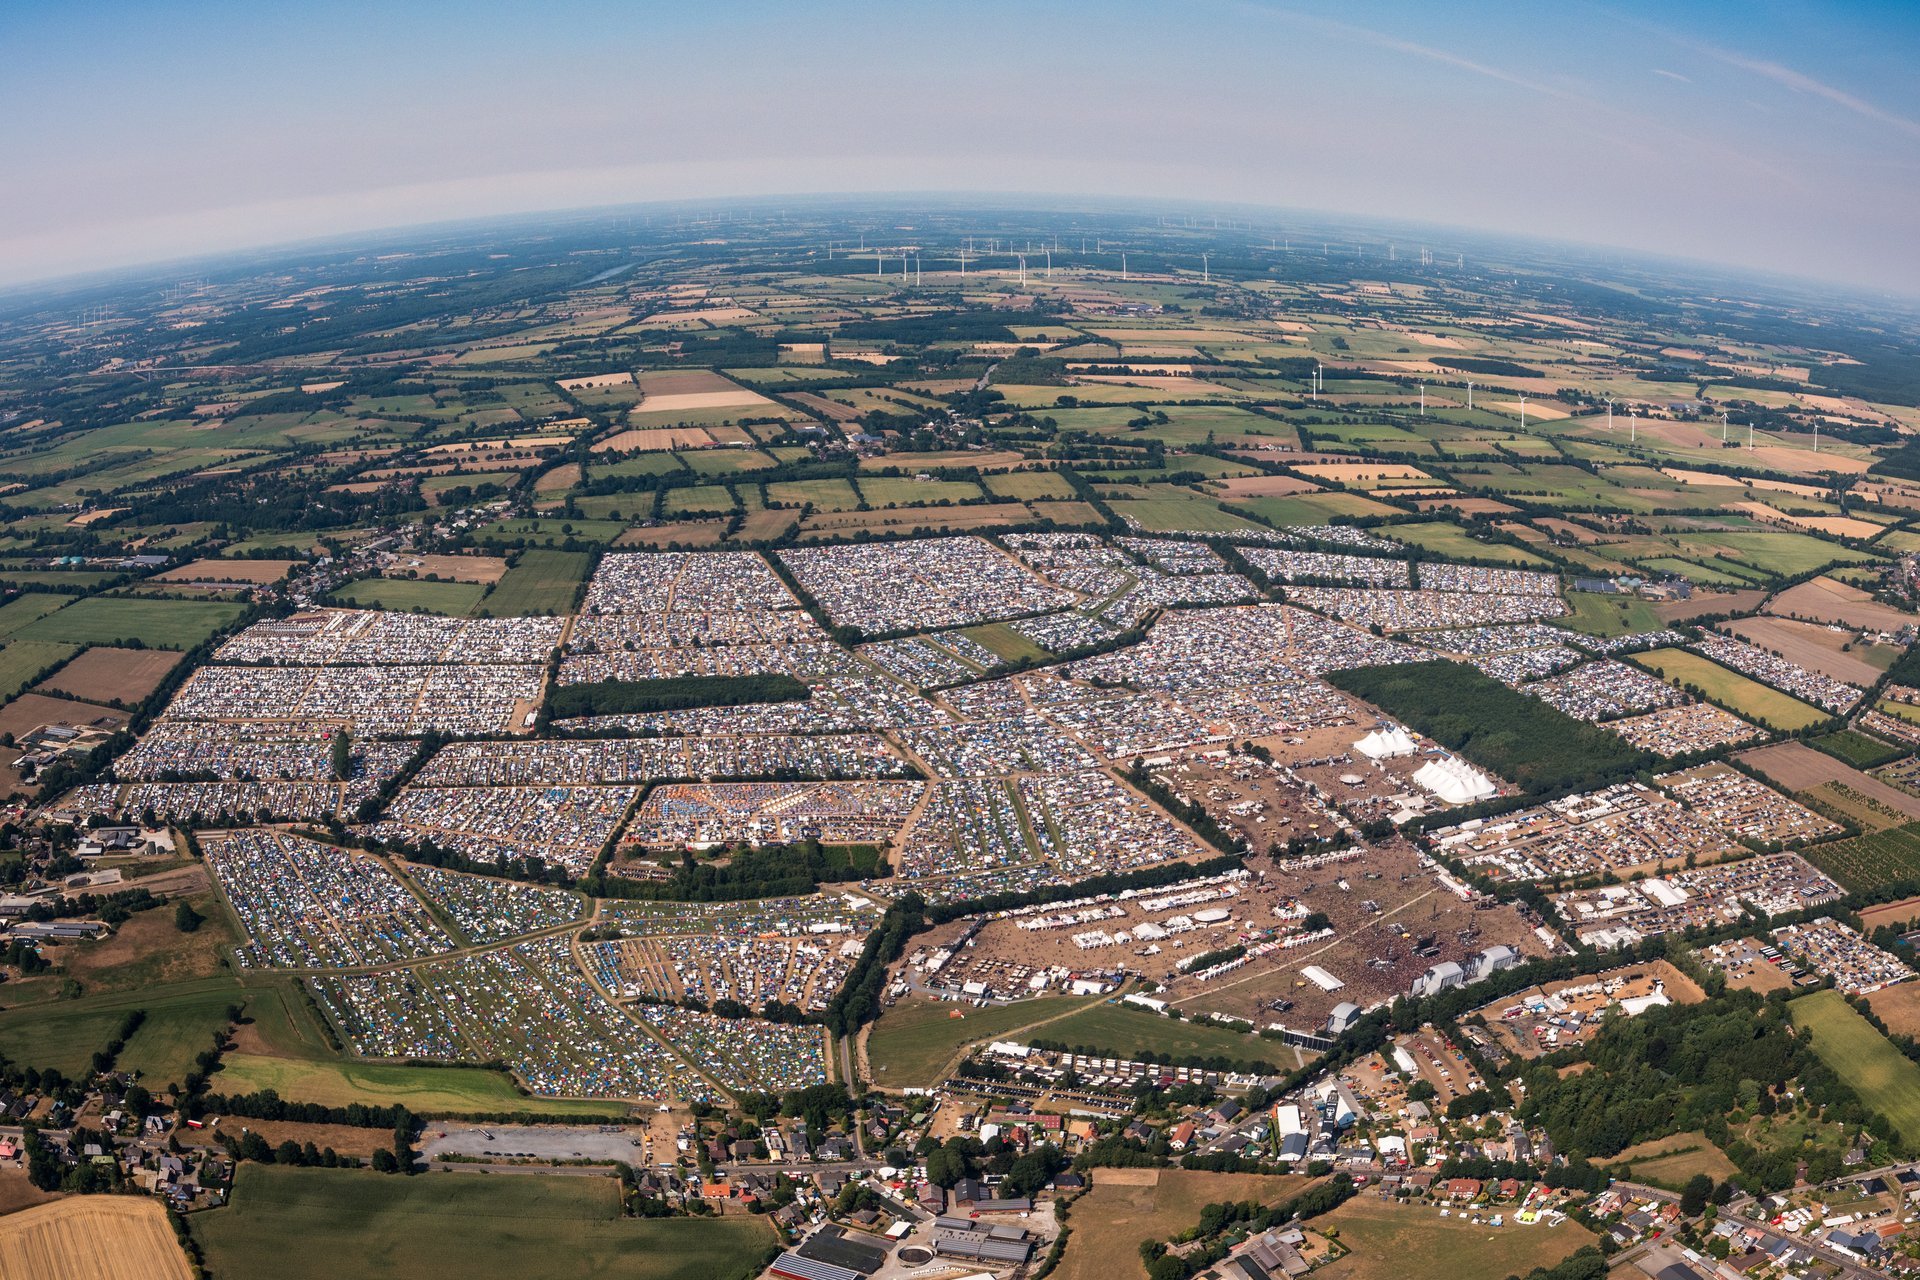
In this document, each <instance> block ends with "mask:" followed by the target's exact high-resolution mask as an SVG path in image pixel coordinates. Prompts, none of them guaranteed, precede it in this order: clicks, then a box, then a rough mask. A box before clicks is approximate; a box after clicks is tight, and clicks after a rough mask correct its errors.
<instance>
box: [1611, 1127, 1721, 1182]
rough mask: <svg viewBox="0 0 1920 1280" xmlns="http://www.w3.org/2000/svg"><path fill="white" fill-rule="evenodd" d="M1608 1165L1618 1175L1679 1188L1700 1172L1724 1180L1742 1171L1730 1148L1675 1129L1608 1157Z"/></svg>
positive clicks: (1702, 1134)
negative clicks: (1675, 1131)
mask: <svg viewBox="0 0 1920 1280" xmlns="http://www.w3.org/2000/svg"><path fill="white" fill-rule="evenodd" d="M1606 1166H1607V1170H1608V1172H1609V1173H1611V1174H1613V1176H1615V1177H1618V1178H1632V1179H1634V1180H1636V1181H1639V1182H1648V1183H1652V1184H1653V1185H1654V1186H1659V1187H1673V1188H1676V1189H1678V1188H1681V1187H1684V1186H1686V1184H1687V1180H1688V1179H1689V1178H1691V1177H1693V1175H1695V1174H1696V1173H1704V1174H1706V1175H1707V1176H1709V1177H1711V1178H1712V1179H1713V1180H1714V1181H1716V1182H1723V1181H1725V1180H1726V1179H1728V1178H1731V1177H1733V1176H1734V1174H1736V1173H1738V1172H1739V1170H1738V1169H1737V1168H1735V1167H1734V1163H1733V1161H1731V1160H1729V1159H1727V1154H1726V1152H1724V1151H1722V1150H1720V1148H1718V1147H1716V1146H1714V1145H1713V1143H1712V1142H1711V1141H1709V1140H1708V1139H1707V1135H1706V1134H1704V1133H1673V1134H1668V1135H1667V1136H1666V1137H1664V1138H1655V1139H1653V1140H1652V1141H1650V1142H1641V1143H1637V1144H1635V1145H1634V1146H1631V1147H1628V1148H1627V1149H1626V1150H1625V1151H1622V1152H1621V1153H1620V1154H1619V1155H1617V1156H1615V1157H1614V1158H1613V1159H1611V1160H1609V1161H1607V1162H1606Z"/></svg>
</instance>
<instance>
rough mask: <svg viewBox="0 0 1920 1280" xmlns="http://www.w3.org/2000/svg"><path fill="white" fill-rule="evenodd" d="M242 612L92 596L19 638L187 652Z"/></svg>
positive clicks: (234, 607) (217, 605)
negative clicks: (135, 642) (132, 642)
mask: <svg viewBox="0 0 1920 1280" xmlns="http://www.w3.org/2000/svg"><path fill="white" fill-rule="evenodd" d="M245 611H246V609H245V606H243V605H238V604H225V603H221V602H218V601H209V600H130V599H126V598H122V597H115V596H92V597H89V598H88V599H85V600H76V601H74V602H73V603H72V604H70V605H68V606H67V607H66V608H64V609H62V610H60V611H59V612H58V613H51V614H48V615H47V616H46V617H44V618H42V619H40V620H39V621H38V622H32V623H29V624H27V625H26V626H24V627H22V628H20V630H19V631H18V632H17V633H16V634H17V635H18V636H19V638H20V639H22V640H50V641H53V642H55V643H57V644H113V643H115V642H116V641H120V640H139V641H140V642H141V643H142V644H144V645H146V646H147V647H148V648H150V649H191V648H193V646H195V645H196V644H199V643H200V642H201V641H202V640H205V639H206V638H207V637H208V636H210V635H212V634H213V633H214V632H216V631H218V630H219V629H220V628H222V627H224V626H226V625H227V624H228V623H229V622H232V621H233V620H234V619H235V618H237V617H239V616H240V615H241V614H242V613H244V612H245Z"/></svg>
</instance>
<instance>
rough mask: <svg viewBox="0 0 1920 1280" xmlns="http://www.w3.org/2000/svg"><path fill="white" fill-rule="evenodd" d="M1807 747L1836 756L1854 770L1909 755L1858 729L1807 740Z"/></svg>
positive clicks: (1903, 750) (1843, 730) (1904, 750)
mask: <svg viewBox="0 0 1920 1280" xmlns="http://www.w3.org/2000/svg"><path fill="white" fill-rule="evenodd" d="M1807 745H1808V746H1810V747H1814V748H1816V749H1818V750H1821V751H1824V752H1826V753H1827V754H1828V755H1830V756H1837V757H1838V758H1840V759H1842V760H1844V761H1846V762H1847V763H1848V764H1850V765H1852V766H1853V767H1854V768H1856V769H1872V768H1875V767H1876V766H1878V765H1883V764H1888V763H1891V762H1892V761H1895V760H1898V759H1900V758H1901V757H1902V756H1905V755H1908V754H1909V752H1908V751H1907V750H1906V749H1904V748H1902V747H1896V746H1894V745H1893V744H1892V743H1889V742H1882V741H1880V739H1878V738H1876V737H1873V736H1872V735H1870V734H1866V733H1862V732H1861V731H1860V730H1858V729H1842V730H1840V731H1839V732H1838V733H1829V734H1825V735H1823V736H1821V737H1818V738H1809V739H1807Z"/></svg>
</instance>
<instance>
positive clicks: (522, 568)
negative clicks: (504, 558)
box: [480, 548, 593, 618]
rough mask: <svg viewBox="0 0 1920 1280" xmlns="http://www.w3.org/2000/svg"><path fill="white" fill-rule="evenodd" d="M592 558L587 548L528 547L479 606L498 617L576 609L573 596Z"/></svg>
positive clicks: (556, 612)
mask: <svg viewBox="0 0 1920 1280" xmlns="http://www.w3.org/2000/svg"><path fill="white" fill-rule="evenodd" d="M592 563H593V557H592V556H591V555H590V554H588V553H587V552H585V551H547V550H543V549H537V548H535V549H529V550H526V551H523V552H521V553H520V559H519V560H518V561H517V562H515V564H514V566H513V567H512V568H511V569H508V570H507V572H506V576H504V577H502V578H501V579H500V581H498V582H496V583H494V584H493V589H492V590H491V591H489V592H487V594H486V598H485V599H483V600H481V602H480V608H481V609H482V610H484V611H486V612H488V613H491V614H493V616H494V617H496V618H507V617H517V616H519V615H522V614H529V613H548V614H561V613H571V612H572V611H573V597H574V594H575V592H576V591H577V590H578V588H579V586H580V580H581V579H582V578H584V577H586V576H587V567H588V566H589V565H591V564H592Z"/></svg>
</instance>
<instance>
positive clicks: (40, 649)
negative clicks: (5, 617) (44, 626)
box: [0, 640, 80, 699]
mask: <svg viewBox="0 0 1920 1280" xmlns="http://www.w3.org/2000/svg"><path fill="white" fill-rule="evenodd" d="M79 649H80V646H79V645H73V644H48V643H46V642H44V641H40V640H13V641H9V642H8V643H7V645H6V647H5V648H0V699H6V698H11V697H12V696H13V695H14V694H16V693H18V692H20V690H22V689H24V688H26V687H27V685H28V684H29V683H30V682H31V681H32V680H33V678H34V677H35V676H37V675H39V674H40V673H41V672H42V671H45V670H46V669H47V668H48V667H50V666H52V665H53V664H54V663H56V662H59V661H60V660H61V659H63V658H71V657H72V656H73V655H74V654H75V653H77V652H79Z"/></svg>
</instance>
